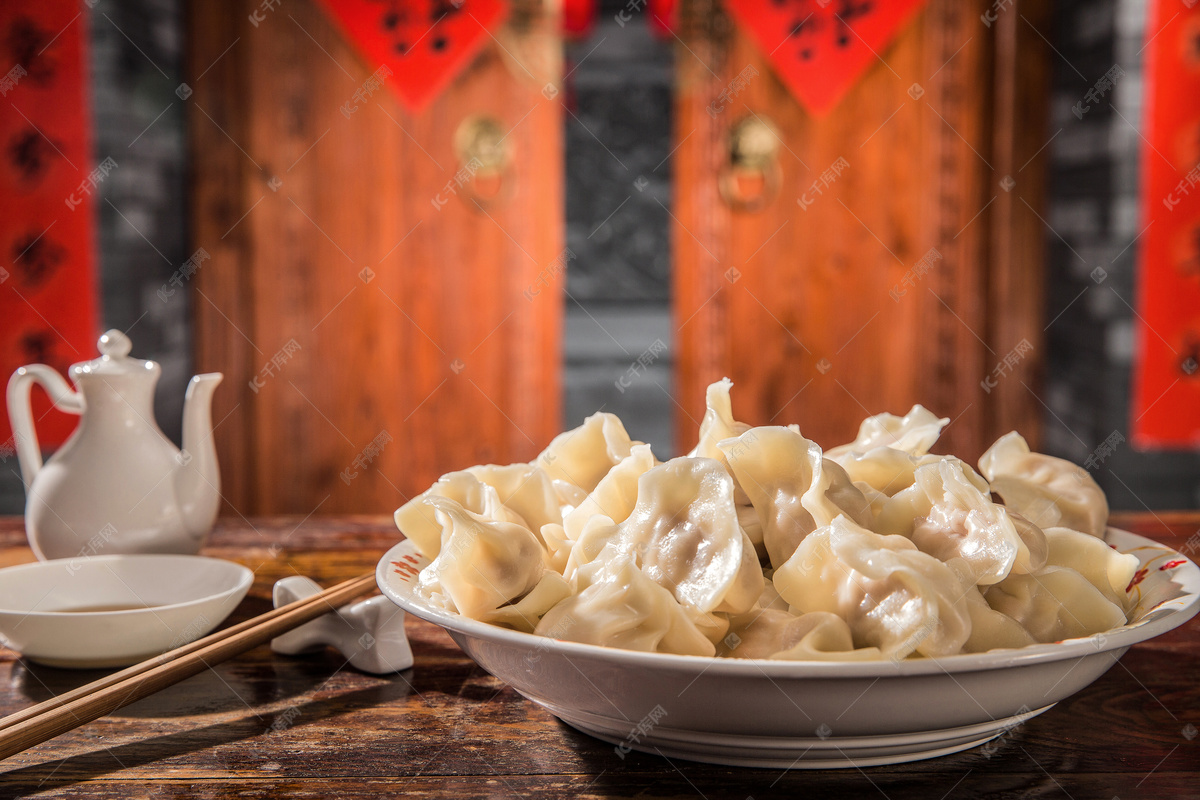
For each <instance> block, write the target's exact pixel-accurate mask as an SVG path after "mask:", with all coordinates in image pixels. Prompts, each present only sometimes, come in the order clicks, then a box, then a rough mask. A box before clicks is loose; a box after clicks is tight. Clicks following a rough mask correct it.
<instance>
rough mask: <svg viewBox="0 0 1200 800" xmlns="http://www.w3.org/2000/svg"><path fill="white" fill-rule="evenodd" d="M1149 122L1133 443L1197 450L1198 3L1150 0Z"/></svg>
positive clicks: (1199, 422)
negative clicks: (1151, 0)
mask: <svg viewBox="0 0 1200 800" xmlns="http://www.w3.org/2000/svg"><path fill="white" fill-rule="evenodd" d="M1151 5H1152V9H1151V13H1150V18H1149V21H1148V23H1147V25H1146V36H1147V37H1151V36H1152V37H1153V39H1151V41H1150V42H1149V45H1148V46H1147V48H1146V53H1147V56H1146V65H1145V71H1144V74H1145V86H1146V98H1147V101H1146V116H1145V125H1144V129H1145V131H1144V132H1145V139H1144V140H1143V146H1142V153H1141V163H1142V197H1141V210H1142V219H1141V223H1140V227H1141V229H1142V230H1143V233H1142V235H1141V238H1140V240H1139V247H1140V258H1139V264H1138V299H1137V308H1138V328H1137V331H1138V337H1137V341H1138V359H1137V365H1136V368H1135V377H1134V390H1133V402H1132V404H1131V406H1132V412H1131V413H1132V416H1133V424H1132V431H1133V435H1132V439H1133V443H1134V444H1135V445H1136V446H1138V447H1160V448H1171V447H1175V448H1181V447H1198V446H1200V104H1197V102H1196V99H1197V98H1200V5H1197V4H1192V5H1191V7H1188V4H1186V3H1184V4H1181V3H1179V2H1177V1H1176V0H1155V2H1153V3H1152V4H1151Z"/></svg>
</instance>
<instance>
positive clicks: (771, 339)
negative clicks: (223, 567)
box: [674, 0, 1050, 459]
mask: <svg viewBox="0 0 1200 800" xmlns="http://www.w3.org/2000/svg"><path fill="white" fill-rule="evenodd" d="M1045 6H1046V4H1045V3H1044V2H1035V1H1027V2H1017V3H1014V4H1011V5H1010V6H1008V7H1007V8H1006V10H1004V11H1003V12H1002V13H1001V14H999V16H998V18H997V19H996V20H995V21H993V22H991V23H990V24H988V23H987V22H985V20H984V19H983V18H982V16H981V15H982V14H983V13H984V12H989V11H993V4H992V3H991V2H990V0H987V1H983V0H970V1H969V2H963V0H929V2H928V4H927V5H926V7H925V8H924V10H923V11H922V12H920V13H919V14H918V15H917V16H916V18H915V19H914V20H913V21H912V22H911V23H910V24H908V25H907V26H906V27H905V28H904V29H903V30H902V31H901V33H900V34H899V36H898V37H897V39H896V40H895V41H894V42H893V44H892V45H891V46H889V47H887V48H886V49H885V50H883V51H882V52H880V53H879V58H878V59H877V61H876V62H875V63H874V64H873V65H872V66H871V67H870V68H869V69H868V70H867V72H866V74H865V75H864V76H863V77H862V78H861V79H860V80H859V81H858V82H857V84H856V85H855V86H854V88H852V89H851V90H850V92H849V93H848V95H847V96H846V97H845V98H844V99H843V100H842V101H841V103H840V104H839V105H838V106H837V107H836V108H835V109H834V110H833V111H832V112H831V113H829V114H828V115H827V116H826V117H824V118H820V119H818V118H814V117H813V116H811V115H809V114H808V113H806V112H805V111H804V110H802V109H801V107H800V106H799V105H798V104H797V103H796V101H795V100H794V99H793V98H792V97H791V95H790V94H789V93H788V91H787V90H786V89H785V88H784V86H783V85H782V84H781V83H780V82H779V80H778V79H777V78H776V77H775V76H774V75H773V74H772V71H771V68H770V66H769V64H768V62H767V60H766V58H765V57H764V54H763V52H762V50H761V49H760V48H759V47H758V46H757V45H755V44H754V43H752V41H751V40H750V39H749V38H748V37H747V36H746V35H745V34H744V33H743V32H742V31H741V30H739V29H738V28H737V27H736V26H734V25H733V24H732V23H731V21H730V20H729V19H728V18H727V17H726V16H725V15H724V13H723V12H722V11H721V6H720V4H719V3H714V2H711V0H684V2H683V3H682V23H681V25H682V29H681V31H680V40H681V47H680V48H679V50H678V53H677V70H678V82H679V86H680V89H679V94H678V97H677V100H676V110H677V123H676V124H677V128H676V137H675V138H676V141H677V142H678V150H677V151H676V152H675V156H674V158H675V170H674V174H675V175H676V176H677V177H676V187H675V216H676V218H677V224H676V226H675V231H674V248H675V254H674V259H675V261H674V264H675V284H674V287H675V297H674V314H675V324H676V327H677V330H678V332H677V339H678V341H677V347H676V351H677V363H678V373H677V381H676V397H677V398H678V400H679V402H680V403H681V404H682V408H683V409H684V411H683V413H681V414H680V417H679V428H678V432H679V441H680V443H681V447H683V448H686V447H688V446H690V443H691V442H693V441H694V440H695V437H696V426H697V424H698V421H699V419H700V418H701V416H702V414H703V410H704V391H703V390H704V387H705V385H707V384H708V383H709V382H711V381H713V380H716V379H718V378H720V377H721V376H722V375H728V376H729V377H730V378H732V379H733V381H734V383H735V389H734V395H733V400H734V412H735V414H736V416H738V417H739V418H740V419H743V420H745V421H747V422H752V423H754V424H768V423H773V424H784V423H787V422H797V423H799V424H800V427H801V430H803V431H804V432H805V433H806V434H807V435H808V436H810V437H811V438H814V439H815V440H816V441H818V442H819V443H821V444H822V445H825V446H829V445H833V444H838V443H841V442H843V441H848V440H850V439H851V438H853V436H854V433H855V431H856V427H857V424H858V422H859V421H860V420H861V419H862V418H863V417H865V416H867V415H868V414H874V413H878V412H881V411H892V412H894V413H904V412H905V411H906V410H907V409H908V408H909V406H910V405H911V404H913V403H918V402H919V403H922V404H924V405H925V406H927V407H929V408H930V409H931V410H933V411H935V412H937V413H939V414H940V415H942V416H946V417H950V418H951V419H952V420H953V422H952V424H951V425H950V426H949V428H948V429H947V431H946V433H945V435H944V437H943V440H942V442H941V443H940V445H939V449H944V450H948V451H950V452H953V453H956V454H960V455H962V456H964V457H968V458H972V459H973V458H975V457H976V456H978V455H979V454H980V453H981V452H982V450H983V449H984V448H986V447H987V445H988V444H989V443H990V442H991V441H992V439H993V438H994V437H995V436H997V435H998V434H1000V433H1003V432H1006V431H1008V430H1012V429H1014V428H1015V429H1019V430H1020V431H1022V432H1023V433H1024V434H1025V435H1026V436H1027V437H1028V438H1029V439H1030V441H1031V443H1033V444H1036V443H1037V441H1038V437H1039V432H1040V424H1039V419H1040V417H1041V415H1042V413H1043V408H1042V404H1041V401H1040V400H1039V399H1038V398H1037V392H1038V391H1039V388H1038V386H1039V383H1038V374H1039V365H1040V364H1041V362H1042V335H1041V334H1042V327H1043V324H1044V322H1043V309H1042V295H1043V292H1042V251H1043V237H1044V228H1043V223H1042V221H1041V217H1042V216H1044V214H1043V212H1042V210H1041V209H1042V181H1043V167H1042V161H1043V158H1044V156H1045V152H1046V151H1045V149H1044V148H1045V146H1046V144H1047V140H1048V139H1049V138H1050V133H1049V132H1048V131H1046V129H1045V110H1046V106H1047V102H1048V97H1047V93H1048V91H1049V87H1048V67H1047V61H1046V54H1045V52H1044V51H1045V48H1046V44H1045V42H1044V41H1043V40H1042V39H1041V36H1042V35H1044V34H1045V32H1046V30H1047V27H1046V22H1045V21H1046V19H1047V14H1046V8H1045ZM747 67H753V68H754V69H753V71H747V72H743V70H745V69H746V68H747ZM755 73H757V76H755ZM739 74H740V75H743V76H750V78H749V80H748V82H747V84H746V86H745V88H744V89H742V90H741V91H740V92H737V93H736V97H735V98H734V99H732V100H730V99H727V98H728V95H726V96H724V97H723V96H722V94H721V93H722V92H723V91H726V90H728V89H729V87H730V85H731V82H733V81H734V79H735V77H736V76H738V75H739ZM718 108H720V110H718ZM746 119H750V120H755V121H757V120H760V119H761V120H762V121H763V122H764V123H765V124H768V125H770V126H771V128H772V129H773V130H774V131H775V132H776V133H777V138H778V142H777V154H776V161H777V164H778V178H779V184H778V186H779V188H778V191H776V192H774V194H772V195H769V196H768V197H767V199H766V201H765V203H764V204H763V205H762V207H761V208H757V209H755V208H740V209H739V208H734V207H731V205H730V203H729V202H727V200H726V199H725V198H724V197H723V194H722V187H721V180H722V177H721V176H722V174H723V171H724V170H725V169H726V165H727V164H728V159H729V136H730V131H731V129H733V128H734V127H735V126H736V125H738V124H739V122H741V121H742V120H746ZM835 165H836V169H833V168H834V167H835ZM831 169H833V172H830V170H831ZM823 174H824V175H825V177H827V178H828V177H830V176H832V177H833V180H832V181H825V180H823V179H822V175H823ZM814 182H818V183H817V186H816V187H815V188H814V187H813V184H814ZM738 196H742V195H738ZM758 196H759V195H754V194H752V195H751V197H758ZM742 199H743V200H744V199H746V198H745V197H744V196H743V197H742ZM923 259H925V261H923ZM906 278H907V280H906ZM993 384H994V385H993Z"/></svg>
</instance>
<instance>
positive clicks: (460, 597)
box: [417, 497, 546, 619]
mask: <svg viewBox="0 0 1200 800" xmlns="http://www.w3.org/2000/svg"><path fill="white" fill-rule="evenodd" d="M428 503H429V504H430V505H432V506H433V508H434V510H435V513H436V515H437V520H438V522H439V524H440V525H441V526H442V546H441V551H440V552H439V553H438V555H437V558H435V559H434V560H433V561H432V562H431V563H430V564H429V565H428V566H426V567H425V568H424V569H423V570H421V576H420V578H418V580H417V592H418V593H419V594H421V595H423V596H425V597H433V596H435V595H441V596H442V597H444V598H445V599H447V600H449V603H448V604H445V605H448V606H452V610H454V611H457V612H458V613H460V614H462V615H463V616H464V617H470V618H472V619H483V618H484V616H485V615H486V614H487V613H488V612H491V611H495V610H496V609H497V608H499V607H500V606H503V605H507V604H509V603H512V602H513V601H515V600H517V599H518V598H520V597H522V596H524V595H525V594H526V593H527V592H529V591H530V590H531V589H533V588H534V587H535V586H537V585H538V582H539V581H540V580H541V579H542V574H543V573H544V572H545V571H546V566H545V563H544V562H543V560H542V553H543V550H542V545H541V543H540V542H538V540H537V537H535V536H534V535H533V532H532V531H530V530H529V529H528V528H526V527H525V526H524V525H518V524H516V523H512V522H496V521H492V520H489V519H487V518H486V517H483V516H481V515H479V514H474V513H472V512H470V511H468V510H467V509H465V508H463V507H462V506H461V505H459V504H458V503H456V502H455V501H453V500H451V499H449V498H445V497H431V498H429V500H428Z"/></svg>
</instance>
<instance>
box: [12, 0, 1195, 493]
mask: <svg viewBox="0 0 1200 800" xmlns="http://www.w3.org/2000/svg"><path fill="white" fill-rule="evenodd" d="M0 8H2V11H0V50H2V59H3V60H2V63H0V75H4V76H5V77H4V78H3V80H0V95H2V98H0V146H2V147H3V153H4V157H3V166H2V168H0V169H2V171H3V175H2V176H0V181H3V184H4V186H3V191H2V192H0V195H2V197H3V199H2V200H0V202H2V203H3V204H4V213H3V214H2V215H0V242H2V244H3V250H2V251H0V267H2V268H3V271H0V358H2V359H3V365H2V366H3V367H4V369H5V371H6V372H11V371H12V370H13V369H15V368H16V367H18V366H20V365H22V364H27V363H34V362H41V363H47V364H50V365H52V366H54V367H56V368H58V369H60V370H62V371H64V372H65V370H66V368H67V367H68V366H69V365H70V364H71V363H74V362H77V361H82V360H86V359H89V358H93V357H94V356H95V355H96V350H95V341H96V338H97V337H98V335H99V334H100V333H101V332H102V331H104V330H106V329H109V328H118V329H120V330H123V331H126V332H127V333H128V335H129V336H130V338H131V339H132V340H133V342H134V351H133V353H134V355H136V356H139V357H142V358H152V359H155V360H157V361H158V362H160V363H161V364H162V367H163V374H162V379H161V381H160V384H159V387H158V394H157V399H156V404H155V410H156V414H157V416H158V422H159V424H160V426H161V427H162V429H163V430H164V432H165V433H166V434H167V435H168V436H169V437H170V438H172V439H173V440H174V441H176V442H177V443H178V441H179V437H180V416H181V407H182V401H183V391H184V389H185V386H186V383H187V379H188V377H189V376H190V375H192V374H193V373H195V372H200V371H220V372H223V373H224V374H225V376H226V380H225V383H224V384H223V385H222V386H221V387H220V389H219V390H218V393H217V398H216V401H215V405H214V423H215V425H216V429H215V434H214V435H215V437H216V440H217V446H218V453H219V458H220V463H221V471H222V481H223V485H222V490H223V494H224V497H225V504H224V507H223V511H224V513H227V514H238V515H243V516H251V515H254V514H266V513H292V514H300V515H306V514H312V513H333V512H339V513H356V512H362V513H378V512H387V511H391V510H392V509H394V508H395V507H396V506H398V505H399V504H401V503H402V502H404V501H405V500H406V499H407V498H408V497H411V496H412V495H413V494H415V493H416V492H419V491H421V490H423V489H424V488H425V487H426V486H428V484H429V483H430V482H431V481H433V480H434V479H435V478H436V477H437V476H438V475H440V474H442V473H443V472H446V471H449V470H452V469H459V468H462V467H464V466H467V465H469V464H475V463H480V462H489V461H494V462H500V463H507V462H510V461H517V460H528V459H531V458H532V457H534V456H535V455H536V453H537V452H539V451H540V450H541V448H543V447H544V446H545V445H546V444H547V443H548V442H549V440H550V438H551V437H552V436H553V435H555V434H556V433H558V432H559V431H561V430H563V429H565V428H568V427H573V426H574V425H577V424H579V422H581V421H582V419H583V418H584V417H585V416H586V415H588V414H590V413H593V412H595V411H597V410H604V411H610V412H614V413H617V414H618V415H620V416H621V417H622V419H623V420H624V422H625V424H626V427H627V428H628V430H629V432H630V433H631V435H633V436H634V437H635V438H640V439H642V440H645V441H648V442H650V443H651V444H653V445H654V450H655V453H656V454H657V455H658V457H659V458H667V457H669V456H672V455H677V454H682V453H684V452H686V451H687V450H688V449H690V448H691V447H692V446H693V444H694V443H695V438H696V429H697V427H698V425H699V421H700V418H701V417H702V415H703V410H704V387H705V386H706V385H707V384H708V383H709V382H711V381H713V380H716V379H719V378H721V377H722V376H726V375H728V376H729V377H730V378H732V379H733V380H734V382H735V388H734V390H733V404H734V413H735V416H737V417H738V418H739V419H742V420H745V421H747V422H751V423H754V424H768V423H770V424H785V423H791V422H795V423H798V424H799V425H800V427H801V430H802V431H803V432H804V433H805V434H806V435H807V436H809V437H810V438H813V439H815V440H816V441H818V442H819V443H820V444H821V445H823V446H826V447H828V446H833V445H836V444H840V443H842V442H844V441H848V440H850V439H852V438H853V436H854V433H855V431H856V429H857V425H858V422H859V421H860V420H861V419H862V418H863V417H865V416H867V415H868V414H874V413H879V412H882V411H891V412H894V413H898V414H902V413H904V412H905V411H907V410H908V408H909V406H911V405H912V404H913V403H922V404H924V405H925V406H927V407H929V408H930V409H932V410H933V411H935V412H937V413H938V414H939V415H941V416H946V417H949V418H951V419H952V422H951V424H950V426H949V427H948V428H947V430H946V433H945V435H944V437H943V440H942V442H941V443H940V445H939V447H938V448H937V449H938V450H939V451H940V452H953V453H955V454H958V455H961V456H963V457H964V458H967V459H969V460H972V461H973V460H974V459H976V458H977V457H978V456H979V455H980V454H981V453H982V452H983V450H984V449H986V448H987V446H988V445H989V444H990V443H991V442H992V441H993V440H994V439H995V438H996V437H997V436H999V435H1001V434H1003V433H1005V432H1007V431H1009V430H1013V429H1017V430H1020V431H1021V432H1022V433H1023V434H1024V435H1025V436H1026V438H1027V439H1029V441H1030V442H1031V444H1033V445H1034V446H1035V447H1037V448H1040V449H1042V450H1043V451H1045V452H1049V453H1052V454H1054V455H1058V456H1062V457H1064V458H1069V459H1071V460H1073V461H1076V462H1079V463H1085V464H1087V465H1088V467H1089V469H1090V470H1091V471H1092V473H1093V474H1094V475H1095V477H1096V479H1097V480H1098V481H1099V482H1100V484H1101V485H1102V486H1103V487H1104V489H1105V490H1106V491H1107V492H1108V494H1109V499H1110V502H1111V504H1112V506H1113V507H1114V508H1126V509H1147V508H1148V509H1169V508H1195V507H1197V506H1200V375H1198V374H1197V372H1198V371H1197V358H1198V357H1200V202H1197V201H1198V200H1200V194H1198V192H1200V175H1198V174H1197V172H1196V169H1197V165H1198V164H1200V107H1198V106H1197V105H1196V103H1195V97H1196V96H1197V95H1196V94H1195V90H1196V85H1197V81H1198V80H1200V78H1198V77H1197V76H1198V74H1200V9H1198V8H1197V4H1196V3H1195V2H1194V0H1192V1H1191V2H1189V1H1188V0H1093V1H1091V2H1082V1H1080V0H1055V2H1049V0H1042V1H1041V2H1033V0H1003V2H1001V1H1000V0H996V2H992V1H991V0H987V1H986V2H983V1H977V0H970V1H969V2H963V1H962V0H924V1H923V2H922V1H919V0H898V1H897V2H889V3H883V2H878V0H877V1H876V2H870V1H869V0H857V1H853V2H852V1H851V0H787V1H782V0H781V1H779V2H773V1H767V2H749V1H747V2H742V1H741V0H725V2H715V1H714V0H676V1H675V2H665V1H662V2H649V3H647V2H643V1H642V0H628V2H624V1H622V2H610V1H609V0H605V1H604V2H583V3H575V2H569V1H568V0H563V2H562V3H561V4H560V3H554V2H551V3H539V2H528V1H526V0H487V1H486V2H485V1H484V0H460V2H432V0H431V1H429V2H425V1H422V2H416V0H412V1H410V2H406V1H404V0H391V1H389V0H357V1H356V2H348V1H347V0H282V1H281V0H255V1H251V0H216V1H215V2H205V3H201V2H190V3H189V2H185V0H122V1H121V2H117V1H116V0H94V1H91V2H84V3H77V2H66V0H52V1H48V2H45V3H40V4H37V5H30V4H25V3H18V2H7V3H2V4H0ZM36 400H37V402H36V403H35V415H36V416H37V417H38V418H39V423H38V425H39V432H40V434H41V437H42V438H41V444H42V447H43V450H45V451H46V452H50V451H52V450H53V449H54V448H55V446H57V445H58V444H61V442H62V441H64V440H65V437H66V436H67V435H68V434H69V433H70V431H71V429H72V427H73V425H74V424H75V418H72V417H69V416H67V415H64V414H61V413H60V412H57V411H54V410H51V409H50V407H49V404H48V403H47V402H46V401H45V398H44V397H43V396H40V395H39V396H38V397H37V398H36ZM5 424H6V425H7V422H6V423H5ZM0 433H2V434H3V436H4V437H8V438H7V441H6V442H5V443H4V445H3V446H2V447H0V462H2V467H3V468H2V469H0V513H8V514H17V513H21V511H22V509H23V507H24V492H23V487H22V485H21V480H20V476H19V470H18V469H17V464H16V459H15V457H14V456H13V446H12V445H13V443H12V439H11V431H10V430H9V429H8V428H7V427H5V429H4V430H3V431H2V432H0ZM380 442H384V444H383V446H382V447H381V446H380V445H379V443H380ZM364 454H367V456H364Z"/></svg>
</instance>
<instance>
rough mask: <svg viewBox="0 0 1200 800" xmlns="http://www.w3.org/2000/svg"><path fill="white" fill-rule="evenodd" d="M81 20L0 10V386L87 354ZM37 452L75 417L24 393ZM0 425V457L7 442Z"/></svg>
mask: <svg viewBox="0 0 1200 800" xmlns="http://www.w3.org/2000/svg"><path fill="white" fill-rule="evenodd" d="M87 21H88V16H87V14H86V13H81V12H80V7H79V3H78V2H77V0H41V2H37V3H4V4H0V380H4V381H7V380H8V376H9V375H11V374H12V372H13V370H15V369H16V368H17V367H20V366H22V365H24V364H30V363H35V362H41V363H44V364H49V365H51V366H53V367H55V368H56V369H58V370H60V371H62V372H64V373H65V372H66V369H67V367H68V366H69V365H70V364H72V363H73V362H76V361H82V360H85V359H89V358H93V357H95V348H96V336H97V335H98V330H97V322H96V305H97V303H96V278H95V251H94V249H93V242H94V239H93V233H92V230H93V225H94V221H93V213H94V208H93V206H94V197H93V196H94V193H95V192H96V188H97V186H98V184H99V182H102V181H103V179H104V177H106V176H107V170H111V169H112V168H113V167H110V166H108V165H106V166H105V167H103V168H101V167H97V166H96V165H95V164H93V163H92V142H91V130H92V125H91V116H90V114H89V112H88V104H87V76H88V74H89V72H90V70H89V67H88V60H87ZM33 400H34V402H33V413H34V419H35V420H36V421H37V429H38V438H39V441H40V443H41V444H42V445H44V446H51V447H52V446H55V445H58V444H61V443H62V442H63V441H64V440H65V439H66V438H67V436H68V435H70V433H71V431H72V430H73V429H74V428H75V425H76V424H77V423H78V421H79V417H77V416H73V415H67V414H63V413H61V412H59V411H55V410H53V409H52V408H51V405H50V402H49V400H48V398H47V397H46V396H45V395H44V394H43V393H42V392H41V391H37V392H35V393H34V398H33ZM11 437H12V431H11V429H10V428H9V422H8V414H4V415H3V420H0V458H4V459H7V458H8V457H11V455H12V451H13V446H14V443H13V441H12V438H11Z"/></svg>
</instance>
